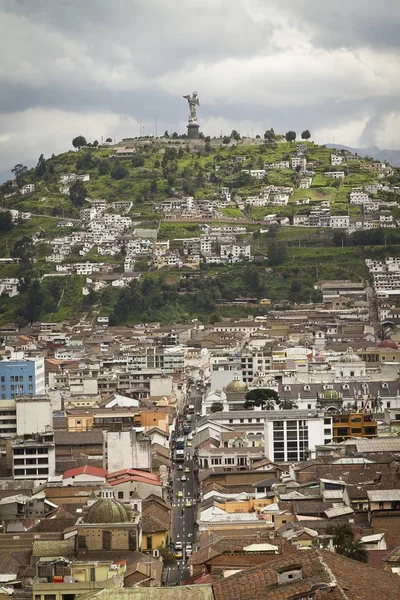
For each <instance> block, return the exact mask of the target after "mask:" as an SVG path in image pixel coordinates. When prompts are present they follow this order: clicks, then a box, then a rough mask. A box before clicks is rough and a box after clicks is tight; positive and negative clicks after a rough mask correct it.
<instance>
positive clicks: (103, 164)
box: [99, 158, 111, 175]
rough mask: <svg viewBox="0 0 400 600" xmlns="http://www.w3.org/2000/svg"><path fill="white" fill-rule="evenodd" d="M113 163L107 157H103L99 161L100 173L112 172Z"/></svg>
mask: <svg viewBox="0 0 400 600" xmlns="http://www.w3.org/2000/svg"><path fill="white" fill-rule="evenodd" d="M110 169H111V163H110V161H109V160H108V159H107V158H103V159H102V160H100V161H99V173H100V175H107V173H109V172H110Z"/></svg>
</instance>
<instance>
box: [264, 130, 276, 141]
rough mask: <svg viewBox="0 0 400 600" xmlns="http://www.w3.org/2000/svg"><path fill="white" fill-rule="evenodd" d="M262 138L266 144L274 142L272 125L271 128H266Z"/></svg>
mask: <svg viewBox="0 0 400 600" xmlns="http://www.w3.org/2000/svg"><path fill="white" fill-rule="evenodd" d="M264 139H265V141H266V142H267V143H268V144H272V143H273V142H275V139H276V136H275V131H274V129H273V127H271V129H267V131H266V132H265V133H264Z"/></svg>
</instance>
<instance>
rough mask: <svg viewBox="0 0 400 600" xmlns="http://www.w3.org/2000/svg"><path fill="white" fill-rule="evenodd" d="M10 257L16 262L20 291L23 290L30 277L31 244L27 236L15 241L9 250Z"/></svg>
mask: <svg viewBox="0 0 400 600" xmlns="http://www.w3.org/2000/svg"><path fill="white" fill-rule="evenodd" d="M10 254H11V257H12V258H16V259H17V260H18V278H19V279H20V280H21V281H20V286H19V287H20V289H23V288H25V287H26V286H27V285H28V284H29V281H30V279H31V277H32V261H33V242H32V239H31V238H30V237H28V236H27V235H24V236H22V237H21V238H19V240H17V241H16V242H15V244H14V246H13V247H12V248H11V252H10Z"/></svg>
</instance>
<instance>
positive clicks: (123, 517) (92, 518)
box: [85, 498, 130, 523]
mask: <svg viewBox="0 0 400 600" xmlns="http://www.w3.org/2000/svg"><path fill="white" fill-rule="evenodd" d="M129 520H130V519H129V515H128V511H127V509H126V508H125V506H124V505H123V504H122V502H118V500H115V499H114V498H100V500H97V502H95V503H94V504H92V506H91V507H90V508H89V511H88V514H87V515H86V518H85V523H127V522H128V521H129Z"/></svg>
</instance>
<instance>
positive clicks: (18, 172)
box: [11, 163, 28, 187]
mask: <svg viewBox="0 0 400 600" xmlns="http://www.w3.org/2000/svg"><path fill="white" fill-rule="evenodd" d="M27 171H28V167H25V165H21V164H20V163H18V164H17V165H15V167H14V168H13V169H11V173H14V177H15V181H16V182H17V186H18V187H20V186H21V184H22V179H23V177H24V175H26V173H27Z"/></svg>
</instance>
